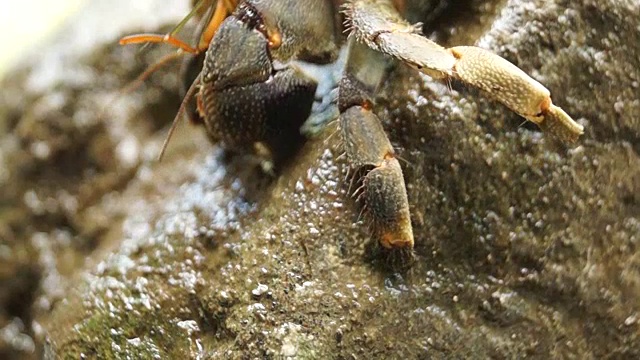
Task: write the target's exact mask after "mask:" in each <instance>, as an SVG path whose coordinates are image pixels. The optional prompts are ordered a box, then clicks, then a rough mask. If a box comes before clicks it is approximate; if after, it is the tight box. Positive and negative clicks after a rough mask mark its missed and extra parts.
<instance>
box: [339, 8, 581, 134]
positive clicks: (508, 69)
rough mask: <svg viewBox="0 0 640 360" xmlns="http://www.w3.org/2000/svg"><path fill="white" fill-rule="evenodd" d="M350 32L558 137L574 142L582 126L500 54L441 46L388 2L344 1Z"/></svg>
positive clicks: (389, 53) (464, 47) (379, 48)
mask: <svg viewBox="0 0 640 360" xmlns="http://www.w3.org/2000/svg"><path fill="white" fill-rule="evenodd" d="M345 14H346V16H347V20H346V21H347V25H348V26H349V30H350V32H351V35H353V36H355V37H356V39H357V40H358V41H361V42H363V43H365V44H366V45H367V46H369V47H370V48H372V49H374V50H377V51H380V52H383V53H385V54H388V55H391V56H393V57H395V58H397V59H399V60H401V61H403V62H405V63H407V64H409V65H411V66H413V67H415V68H416V69H418V70H420V71H421V72H423V73H425V74H427V75H430V76H431V77H434V78H437V79H441V78H447V77H449V78H455V79H459V80H461V81H462V82H464V83H466V84H469V85H472V86H474V87H476V88H479V89H481V90H483V91H485V92H487V93H488V94H489V95H490V96H491V97H493V98H495V99H496V100H498V101H499V102H501V103H502V104H504V105H505V106H507V107H508V108H509V109H511V110H512V111H513V112H515V113H517V114H518V115H520V116H522V117H524V118H526V119H527V120H529V121H531V122H534V123H536V124H537V125H538V126H539V127H540V128H541V129H543V130H544V131H547V132H550V133H552V134H553V135H555V136H557V137H558V138H560V139H562V140H563V141H567V142H574V141H576V140H577V139H578V137H579V136H580V135H582V134H583V132H584V128H583V126H582V125H580V124H578V123H577V122H575V121H574V120H573V119H572V118H571V117H570V116H569V115H567V113H565V112H564V111H563V110H562V109H561V108H559V107H557V106H555V105H554V104H553V103H552V102H551V97H550V92H549V90H548V89H547V88H545V87H544V86H543V85H542V84H540V83H539V82H537V81H536V80H534V79H533V78H531V77H530V76H529V75H527V74H526V73H525V72H524V71H522V70H520V69H519V68H518V67H517V66H515V65H513V64H512V63H510V62H509V61H507V60H505V59H504V58H502V57H500V56H498V55H496V54H493V53H491V52H489V51H487V50H484V49H481V48H478V47H473V46H455V47H452V48H449V49H446V48H444V47H442V46H440V45H438V44H436V43H435V42H433V41H431V40H429V39H427V38H426V37H424V36H422V35H421V34H420V30H419V28H418V27H416V26H415V25H411V24H409V23H408V22H406V21H405V20H404V19H403V18H402V17H401V16H400V14H399V13H398V11H397V10H396V9H395V8H394V6H393V2H392V1H391V0H351V1H348V2H347V3H346V4H345Z"/></svg>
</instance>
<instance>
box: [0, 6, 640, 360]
mask: <svg viewBox="0 0 640 360" xmlns="http://www.w3.org/2000/svg"><path fill="white" fill-rule="evenodd" d="M433 4H436V5H434V6H427V7H426V8H429V9H434V8H435V9H437V14H438V16H437V17H434V16H430V17H427V16H422V15H417V16H416V18H417V19H416V20H419V19H421V18H422V19H426V20H428V22H426V23H425V29H427V30H428V33H429V34H430V36H432V37H433V38H434V39H437V40H438V41H440V42H442V43H444V44H445V45H460V44H463V43H465V44H469V43H474V42H475V43H476V44H478V46H481V47H484V48H488V49H491V50H492V51H494V52H496V53H498V54H500V55H502V56H504V57H505V58H507V59H508V60H510V61H512V62H513V63H515V64H517V65H518V66H520V67H521V68H522V69H523V70H525V71H526V72H528V73H530V74H532V75H533V76H534V77H535V78H536V79H538V80H539V81H540V82H542V83H543V84H545V85H546V86H547V87H548V88H549V89H550V90H551V93H552V96H553V98H554V102H555V103H557V104H558V105H559V106H561V107H563V108H564V109H565V110H566V111H567V112H568V113H569V114H571V115H573V116H574V118H576V119H578V121H579V122H580V123H582V124H583V125H585V128H586V133H585V135H584V136H583V137H582V138H581V139H580V141H579V143H578V144H577V145H575V146H565V145H563V144H561V143H559V142H558V141H556V140H555V139H553V138H551V137H549V136H544V135H543V134H541V133H540V132H539V131H538V130H537V129H536V128H535V127H534V126H529V124H524V125H522V119H520V118H518V117H517V116H516V115H514V114H512V113H510V112H509V111H507V110H506V109H505V108H503V107H502V106H500V105H498V104H496V103H495V102H493V101H491V100H487V98H486V97H485V96H484V95H483V94H479V93H478V92H477V91H474V90H471V89H468V88H465V87H463V86H461V85H459V84H455V83H454V84H452V89H450V88H449V87H448V86H447V84H441V83H437V82H433V81H432V80H431V79H429V78H428V77H427V76H422V75H419V74H416V73H415V72H413V71H411V70H410V69H408V68H406V67H404V66H402V65H399V66H397V67H396V68H395V69H394V70H393V71H392V72H391V73H390V75H389V77H388V79H387V81H386V82H385V84H384V86H383V87H382V91H381V94H380V96H379V97H378V99H377V106H376V110H377V111H378V113H379V114H380V115H381V118H383V119H384V125H385V128H387V129H388V132H389V134H390V137H391V139H392V142H393V143H394V145H395V146H396V148H397V149H398V152H399V153H400V155H401V157H402V158H403V159H404V160H406V161H405V162H404V163H402V166H403V170H404V172H405V180H406V183H407V188H408V192H409V200H410V203H411V208H412V222H413V225H414V232H415V241H416V249H415V250H416V251H415V252H416V261H415V263H414V264H413V266H412V267H411V269H410V270H409V271H407V272H402V273H397V272H394V271H392V270H390V269H389V268H388V267H387V266H386V262H385V254H384V253H380V252H378V251H377V248H376V245H375V244H371V242H370V241H369V239H368V236H367V229H366V227H365V225H364V224H362V223H360V222H357V219H358V212H357V210H356V209H355V208H354V206H353V204H352V202H351V200H350V199H349V198H348V197H347V196H346V195H345V190H346V184H344V182H343V180H342V179H343V178H344V165H345V164H344V163H343V160H342V158H341V157H339V155H340V153H341V150H340V141H339V138H338V136H331V137H329V135H330V134H331V133H332V132H334V131H335V128H334V127H329V128H327V129H326V130H325V132H324V134H322V136H320V137H318V138H317V139H312V140H310V141H309V142H308V143H307V144H306V145H305V147H304V148H303V150H302V151H301V153H300V154H298V156H297V157H296V159H295V161H294V162H293V163H292V164H291V165H290V166H289V167H287V168H286V169H284V170H283V171H282V174H280V176H278V177H277V178H276V179H275V180H274V181H272V182H271V183H270V184H264V183H261V184H255V181H252V179H255V178H256V176H253V175H254V174H253V173H252V171H253V170H252V169H253V167H251V166H246V165H245V164H244V163H243V162H242V160H236V161H232V162H231V163H227V162H225V160H224V159H223V156H222V154H221V152H220V150H219V149H217V148H216V147H215V146H212V145H209V143H208V142H207V140H206V139H205V136H204V135H203V134H202V132H201V131H200V130H201V129H198V128H189V127H182V128H181V129H180V130H179V136H178V137H177V138H176V139H175V141H174V142H173V143H172V144H171V147H170V148H169V152H168V156H167V158H166V159H165V160H164V161H163V162H162V163H160V164H158V163H156V162H155V161H154V157H155V155H156V154H157V151H158V148H159V144H160V142H161V140H162V136H163V132H162V131H159V129H160V128H161V127H162V126H163V125H164V124H166V123H167V122H168V121H171V119H172V118H173V114H174V113H175V110H176V108H177V104H178V102H179V98H178V96H177V95H176V94H175V92H172V91H171V89H173V88H175V85H176V84H175V76H173V74H174V73H172V72H171V71H168V72H166V73H163V74H160V75H159V76H155V77H154V78H153V79H152V83H151V84H150V85H149V86H148V87H146V88H144V89H143V90H142V91H140V92H137V93H135V94H133V95H131V96H127V97H125V98H124V99H121V100H120V101H118V102H117V103H116V104H118V105H114V106H113V107H111V108H110V109H111V110H109V111H106V112H103V111H100V110H99V109H100V108H101V107H102V105H103V104H104V103H105V102H106V100H105V99H108V98H109V96H108V95H110V94H113V92H114V90H113V89H118V88H121V87H122V86H123V84H125V83H126V81H127V79H130V78H131V77H132V76H135V74H137V73H139V72H140V70H141V69H142V68H143V67H144V65H145V62H150V61H152V59H157V57H158V53H156V52H155V51H152V52H147V53H143V54H144V59H140V58H139V57H138V58H136V54H137V50H136V49H128V48H120V47H117V46H114V45H110V46H107V47H105V48H103V49H102V50H100V51H94V52H93V53H92V54H88V55H85V56H82V57H79V58H78V59H77V61H78V63H77V64H78V65H77V66H79V67H80V66H82V68H83V69H84V70H85V73H84V76H86V77H84V78H83V77H81V78H79V79H78V78H70V79H69V78H67V79H64V78H63V79H61V80H60V81H59V82H58V83H56V84H55V86H53V87H51V88H48V89H47V90H46V91H43V92H41V93H39V92H34V93H27V94H26V95H24V96H22V95H20V94H21V93H20V92H19V91H18V89H22V88H23V84H24V83H25V82H26V81H27V79H28V75H29V73H28V72H23V73H21V74H18V75H16V76H14V77H13V78H11V79H9V80H8V81H7V82H6V83H5V84H4V85H3V93H2V100H1V101H2V102H1V104H0V115H1V117H0V118H3V121H2V122H1V123H0V126H1V127H0V129H2V132H3V133H4V134H5V135H4V136H3V137H2V140H1V141H2V142H1V143H0V145H1V147H0V149H2V153H0V155H1V156H0V165H1V166H2V168H3V169H6V171H3V172H2V173H0V185H1V186H2V188H3V192H2V193H0V214H1V215H2V217H1V218H0V236H1V237H2V239H3V242H2V243H0V257H1V258H2V262H0V357H2V358H4V356H2V355H4V354H7V357H16V358H17V357H19V356H21V355H24V354H29V353H30V354H32V356H37V354H39V353H40V352H41V351H42V352H44V353H45V354H46V355H48V356H54V355H57V356H60V357H68V358H80V357H81V354H84V356H85V357H88V358H93V357H98V356H99V357H103V358H127V357H129V358H280V357H292V358H353V359H356V358H379V357H384V358H393V357H394V356H397V357H400V355H402V357H404V358H451V357H455V358H471V357H473V358H487V357H495V358H516V357H517V358H521V357H525V356H528V357H533V358H544V359H546V358H580V359H582V358H607V357H608V358H638V357H640V336H639V334H640V305H639V302H638V301H637V299H639V298H640V280H639V279H640V251H639V249H638V247H639V244H638V242H639V241H640V195H639V194H640V158H639V154H640V139H639V137H640V120H639V119H640V100H639V98H638V95H637V94H638V93H639V92H640V89H639V88H640V56H639V54H640V27H638V24H637V19H638V17H639V16H640V5H638V4H637V3H635V2H632V1H613V0H610V1H588V0H587V1H583V2H575V1H560V0H555V1H543V0H536V1H519V0H511V1H494V2H488V3H486V2H482V1H473V0H470V1H465V2H464V3H463V4H460V3H459V2H458V3H457V6H456V5H453V2H451V3H449V2H446V1H440V2H433ZM461 14H472V15H473V16H469V17H464V16H461ZM81 64H82V65H81ZM87 79H89V80H87ZM154 80H155V81H154ZM98 105H100V106H98ZM70 119H71V121H70ZM327 138H328V140H326V139H327ZM44 339H46V344H47V345H46V346H43V345H42V344H43V341H44Z"/></svg>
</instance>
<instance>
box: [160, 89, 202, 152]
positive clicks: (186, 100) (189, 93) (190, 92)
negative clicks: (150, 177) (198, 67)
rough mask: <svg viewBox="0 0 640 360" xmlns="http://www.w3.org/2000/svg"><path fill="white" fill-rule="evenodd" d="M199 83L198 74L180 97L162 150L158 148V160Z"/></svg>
mask: <svg viewBox="0 0 640 360" xmlns="http://www.w3.org/2000/svg"><path fill="white" fill-rule="evenodd" d="M199 85H200V76H198V77H197V78H196V79H195V80H194V81H193V83H192V84H191V86H190V87H189V90H188V91H187V94H186V95H185V96H184V99H182V103H181V104H180V108H179V109H178V113H177V114H176V117H175V118H174V119H173V124H171V128H170V129H169V132H168V133H167V137H166V138H165V139H164V143H163V144H162V150H160V155H159V156H158V161H162V157H163V156H164V152H165V151H166V150H167V146H168V145H169V140H170V139H171V136H173V133H174V131H175V130H176V128H177V127H178V123H179V122H180V119H182V117H183V115H184V111H185V110H186V108H187V104H188V103H189V101H190V100H191V98H192V97H193V95H194V94H195V93H196V90H197V89H198V86H199Z"/></svg>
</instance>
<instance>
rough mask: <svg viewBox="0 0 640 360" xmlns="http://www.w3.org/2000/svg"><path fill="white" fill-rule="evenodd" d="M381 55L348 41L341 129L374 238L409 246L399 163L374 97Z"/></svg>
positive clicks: (387, 245)
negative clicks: (376, 109) (375, 108)
mask: <svg viewBox="0 0 640 360" xmlns="http://www.w3.org/2000/svg"><path fill="white" fill-rule="evenodd" d="M384 66H385V62H384V58H383V57H382V54H380V53H377V52H374V51H372V50H371V49H369V48H367V47H366V46H365V45H362V44H360V43H357V42H355V41H353V40H352V41H350V43H349V59H348V61H347V67H346V69H345V74H344V76H343V78H342V80H341V82H340V89H339V97H338V107H339V108H340V132H341V134H342V139H343V141H344V147H345V152H346V155H347V160H348V163H349V165H350V174H351V176H352V178H351V181H352V184H356V186H354V187H352V189H353V188H355V191H353V192H352V196H353V197H356V198H357V199H358V200H359V201H357V202H359V203H360V205H361V206H363V214H364V216H365V219H366V220H367V222H368V223H369V225H370V227H371V229H372V231H373V237H374V238H376V239H377V240H378V241H379V242H380V244H381V245H382V246H383V247H385V248H388V249H396V248H404V249H411V248H413V229H412V227H411V216H410V213H409V202H408V200H407V191H406V188H405V184H404V177H403V176H402V169H401V168H400V163H399V162H398V159H397V158H396V155H395V151H394V150H393V147H392V146H391V143H390V142H389V138H388V137H387V134H386V133H385V131H384V129H383V128H382V124H381V123H380V119H378V116H376V114H374V113H373V111H372V96H373V95H374V93H375V91H376V89H377V87H378V84H379V83H380V80H381V78H382V75H383V73H384Z"/></svg>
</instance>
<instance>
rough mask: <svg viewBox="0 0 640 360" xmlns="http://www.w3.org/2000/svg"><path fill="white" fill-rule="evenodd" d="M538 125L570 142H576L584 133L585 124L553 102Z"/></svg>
mask: <svg viewBox="0 0 640 360" xmlns="http://www.w3.org/2000/svg"><path fill="white" fill-rule="evenodd" d="M538 125H539V126H540V128H541V129H542V130H544V131H547V132H550V133H551V134H553V135H555V136H556V137H558V138H560V139H561V140H562V141H566V142H570V143H574V142H576V141H577V140H578V138H579V137H580V135H582V134H584V126H582V125H581V124H578V123H577V122H576V121H575V120H573V119H572V118H571V116H569V115H568V114H567V113H566V112H565V111H564V110H562V109H561V108H559V107H557V106H555V105H553V104H552V105H551V106H550V107H549V108H548V110H547V111H546V112H545V113H544V118H543V120H542V122H540V123H538Z"/></svg>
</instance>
